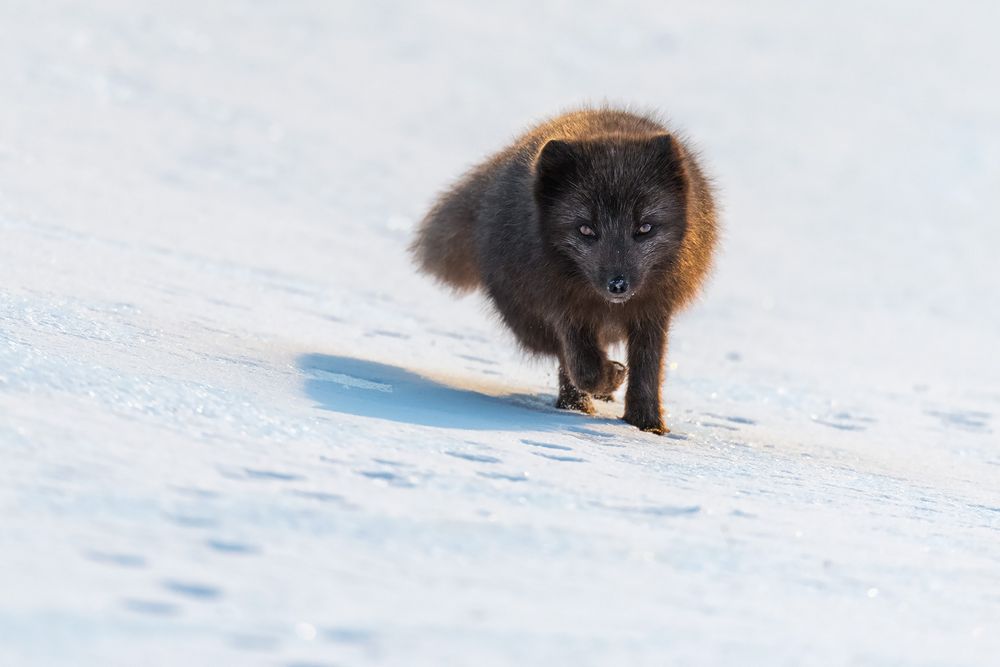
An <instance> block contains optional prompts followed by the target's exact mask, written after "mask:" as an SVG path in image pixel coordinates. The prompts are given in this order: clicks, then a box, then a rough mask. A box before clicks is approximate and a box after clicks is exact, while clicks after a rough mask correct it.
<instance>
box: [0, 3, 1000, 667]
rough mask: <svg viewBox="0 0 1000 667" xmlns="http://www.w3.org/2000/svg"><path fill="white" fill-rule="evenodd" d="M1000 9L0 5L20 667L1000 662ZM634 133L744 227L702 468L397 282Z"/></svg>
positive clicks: (8, 453)
mask: <svg viewBox="0 0 1000 667" xmlns="http://www.w3.org/2000/svg"><path fill="white" fill-rule="evenodd" d="M998 6H1000V5H997V3H985V2H984V3H974V2H958V3H953V4H952V5H950V6H949V7H948V8H947V9H944V8H943V7H942V6H941V5H939V4H937V3H914V2H895V3H893V2H885V3H877V4H872V3H862V2H840V3H824V5H823V6H819V5H817V4H815V3H799V2H791V1H789V2H784V3H768V4H764V3H736V2H733V3H719V2H686V3H664V2H652V1H651V2H648V3H630V4H627V5H616V6H615V7H614V8H612V7H610V6H608V5H606V4H604V3H597V2H590V1H586V2H578V3H572V4H571V3H564V2H525V1H522V0H515V1H512V2H500V3H481V4H480V3H467V2H450V3H437V2H429V3H402V2H400V3H389V2H380V1H377V2H363V1H361V0H358V1H350V2H348V1H343V2H341V1H338V2H320V1H319V0H313V1H310V0H295V1H289V2H252V1H245V2H235V1H227V2H191V1H190V0H176V1H174V2H169V3H168V2H150V3H139V2H135V1H134V0H94V1H91V2H85V3H84V2H70V1H69V0H51V1H48V2H37V1H33V0H5V1H4V2H3V3H0V454H2V464H0V665H12V666H21V665H25V666H34V665H84V666H87V665H115V666H117V665H123V666H124V665H129V666H131V665H148V666H150V667H152V666H154V665H190V666H192V667H193V666H195V665H275V666H282V667H293V666H295V667H305V666H307V665H308V666H319V665H408V666H413V665H418V666H419V665H428V666H438V665H485V666H489V665H573V666H586V665H678V664H733V665H747V664H767V665H809V664H864V665H880V664H882V665H898V664H913V665H974V664H982V665H985V664H996V660H997V657H996V656H997V655H1000V533H998V529H1000V495H998V489H1000V447H998V437H997V433H998V430H1000V426H998V420H1000V362H998V360H997V341H998V340H1000V297H998V294H1000V269H998V267H997V264H996V250H997V247H998V246H1000V226H998V225H997V221H998V217H1000V189H998V187H997V184H998V183H1000V125H998V124H997V119H998V118H1000V94H998V87H997V79H996V71H997V63H998V62H1000V42H998V41H997V39H996V36H995V29H996V26H997V25H1000V10H998ZM602 99H608V100H611V101H617V102H631V103H635V104H637V105H639V106H640V107H644V108H646V107H651V108H658V109H662V110H664V111H665V112H666V113H667V114H669V116H670V118H671V120H672V122H673V123H674V124H675V125H676V126H677V127H679V128H681V129H682V130H683V131H685V132H686V133H687V134H688V135H689V136H690V137H692V138H693V139H694V140H695V141H696V143H697V144H698V146H699V147H700V149H701V151H702V152H703V154H704V158H705V162H706V164H707V166H708V168H709V169H710V170H711V172H712V173H713V174H714V175H715V177H716V179H717V182H718V184H719V187H720V199H721V203H722V205H723V208H724V223H725V228H726V238H725V245H724V248H723V251H722V253H721V255H720V258H719V262H718V269H717V271H716V273H715V276H714V278H713V280H712V283H711V285H710V287H709V289H708V290H707V292H706V293H705V295H704V297H703V299H702V300H701V302H700V303H698V304H696V305H695V306H694V307H693V308H692V309H691V310H690V311H689V312H687V313H685V314H683V315H682V316H680V317H679V318H678V319H677V321H676V322H675V326H674V329H673V334H672V340H671V351H670V357H669V374H668V375H669V376H668V380H667V384H666V396H667V403H668V408H669V424H670V425H671V427H672V428H673V433H672V434H671V435H670V436H668V437H665V438H659V437H656V436H653V435H647V434H642V433H639V432H637V431H636V430H634V429H631V428H628V427H626V426H625V425H623V424H622V423H621V422H620V421H618V419H617V417H618V416H619V415H620V413H621V409H622V406H621V402H620V397H619V401H618V402H616V403H614V404H610V405H603V404H602V405H601V406H600V410H601V413H600V415H599V416H598V417H596V418H591V417H586V416H583V415H577V414H570V413H564V412H559V411H556V410H555V409H554V408H552V407H550V406H551V404H552V402H553V399H554V390H555V384H556V378H555V373H554V368H553V366H552V364H550V363H545V362H539V361H532V360H530V359H525V358H524V357H523V355H521V354H520V353H519V352H518V350H517V348H516V346H515V344H514V342H513V340H512V339H511V337H510V336H509V334H507V333H505V332H504V331H503V330H502V329H501V328H500V326H499V325H498V324H497V322H496V320H495V318H493V317H492V316H491V315H490V313H489V309H488V307H487V306H486V304H485V303H484V302H483V301H482V299H480V298H478V297H471V298H467V299H464V300H456V299H454V298H453V297H451V296H450V295H449V294H448V293H447V292H445V291H443V290H441V289H439V288H438V287H436V286H435V285H433V284H432V283H431V282H430V281H428V280H426V279H424V278H422V277H418V276H416V275H415V273H414V271H413V268H412V266H411V264H410V262H409V260H408V257H407V255H406V252H405V247H406V244H407V242H408V239H409V237H410V234H411V232H412V229H413V226H414V224H415V222H416V221H417V220H418V219H419V216H420V215H421V213H422V211H423V210H424V209H425V208H426V207H427V205H428V203H429V202H430V201H431V199H432V197H433V195H434V194H435V193H436V192H437V191H438V190H439V189H440V188H442V187H443V186H444V185H445V184H447V183H448V182H449V180H450V179H452V178H454V177H455V176H456V175H458V174H459V173H461V171H462V170H463V169H465V168H466V167H467V166H468V165H470V164H471V163H472V162H474V161H475V160H477V159H479V158H481V157H482V156H484V155H485V154H486V153H487V152H489V151H491V150H493V149H496V148H498V147H500V146H501V145H503V144H504V143H505V142H506V141H508V139H509V138H510V137H512V136H513V135H514V134H515V133H516V132H517V131H518V130H519V129H520V128H521V127H522V126H523V125H524V124H526V123H527V122H529V121H532V120H537V119H539V118H541V117H544V116H545V115H548V114H550V113H553V112H555V111H558V110H560V109H563V108H566V107H570V106H573V105H575V104H578V103H579V102H581V101H584V100H592V101H598V102H599V101H601V100H602ZM543 287H544V286H540V288H543ZM617 355H618V358H621V357H620V351H619V352H618V353H617Z"/></svg>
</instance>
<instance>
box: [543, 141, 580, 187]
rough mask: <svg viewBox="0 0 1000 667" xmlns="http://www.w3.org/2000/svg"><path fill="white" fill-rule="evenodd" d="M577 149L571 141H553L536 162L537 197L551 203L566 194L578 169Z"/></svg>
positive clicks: (544, 148) (549, 142)
mask: <svg viewBox="0 0 1000 667" xmlns="http://www.w3.org/2000/svg"><path fill="white" fill-rule="evenodd" d="M577 158H578V156H577V152H576V147H575V146H574V145H573V144H572V143H571V142H569V141H563V140H561V139H551V140H549V141H547V142H546V143H545V145H544V146H542V150H541V151H540V152H539V153H538V158H537V159H536V160H535V197H536V198H537V199H538V200H539V201H550V200H552V199H555V198H556V197H558V196H559V194H560V193H562V192H564V191H565V189H566V188H567V186H568V185H569V183H570V181H571V180H572V178H573V176H574V175H575V173H576V169H577Z"/></svg>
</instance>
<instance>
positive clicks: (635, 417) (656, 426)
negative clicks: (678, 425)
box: [622, 410, 670, 435]
mask: <svg viewBox="0 0 1000 667" xmlns="http://www.w3.org/2000/svg"><path fill="white" fill-rule="evenodd" d="M622 419H624V420H625V421H626V422H627V423H629V424H631V425H632V426H635V427H636V428H638V429H639V430H640V431H646V432H647V433H655V434H657V435H666V434H667V433H670V429H669V428H667V426H666V425H665V424H664V423H663V417H662V416H661V415H660V414H658V413H652V412H647V411H630V410H626V411H625V415H624V416H623V417H622Z"/></svg>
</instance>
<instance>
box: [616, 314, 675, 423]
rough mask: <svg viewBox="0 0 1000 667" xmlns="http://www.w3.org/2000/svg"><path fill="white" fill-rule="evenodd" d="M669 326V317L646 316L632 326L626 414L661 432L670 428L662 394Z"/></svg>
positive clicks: (630, 420)
mask: <svg viewBox="0 0 1000 667" xmlns="http://www.w3.org/2000/svg"><path fill="white" fill-rule="evenodd" d="M668 326H669V320H663V321H657V320H652V321H650V320H645V321H642V322H633V323H631V324H630V325H629V327H628V367H629V377H628V389H626V390H625V415H624V416H623V417H622V418H623V419H624V420H625V421H626V422H628V423H629V424H632V425H633V426H636V427H638V428H640V429H642V430H643V431H649V432H651V433H657V434H659V435H663V434H664V433H669V432H670V429H668V428H667V427H666V425H664V423H663V407H662V404H661V396H660V394H661V387H662V386H663V358H664V356H665V354H666V349H667V328H668Z"/></svg>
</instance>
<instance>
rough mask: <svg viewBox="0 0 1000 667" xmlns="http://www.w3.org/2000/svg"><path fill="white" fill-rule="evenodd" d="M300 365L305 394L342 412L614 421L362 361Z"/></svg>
mask: <svg viewBox="0 0 1000 667" xmlns="http://www.w3.org/2000/svg"><path fill="white" fill-rule="evenodd" d="M298 367H299V369H300V370H301V371H302V372H303V373H304V374H305V375H306V382H305V392H306V395H307V396H309V398H311V399H313V400H314V401H316V403H317V404H318V406H319V407H320V408H323V409H325V410H332V411H333V412H340V413H344V414H351V415H358V416H362V417H374V418H378V419H388V420H391V421H396V422H402V423H407V424H419V425H422V426H436V427H439V428H456V429H481V430H536V431H546V430H560V429H565V428H573V429H574V430H581V429H580V427H581V426H582V425H584V424H587V423H589V424H596V423H609V422H610V420H607V419H599V418H592V417H587V416H586V415H583V414H579V413H573V412H564V411H562V410H557V409H556V408H555V407H553V406H552V403H553V402H554V400H555V397H554V396H529V395H525V394H511V395H508V396H489V395H487V394H481V393H479V392H476V391H472V390H469V389H459V388H456V387H449V386H447V385H444V384H441V383H439V382H436V381H434V380H430V379H428V378H425V377H422V376H420V375H418V374H416V373H414V372H412V371H408V370H406V369H403V368H399V367H397V366H389V365H387V364H380V363H377V362H374V361H365V360H363V359H354V358H351V357H335V356H330V355H326V354H305V355H302V356H301V357H299V359H298Z"/></svg>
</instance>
